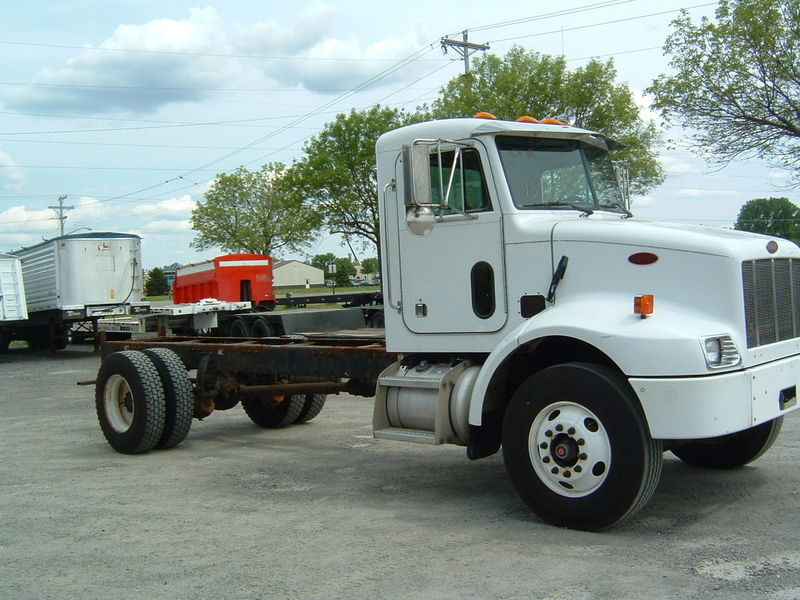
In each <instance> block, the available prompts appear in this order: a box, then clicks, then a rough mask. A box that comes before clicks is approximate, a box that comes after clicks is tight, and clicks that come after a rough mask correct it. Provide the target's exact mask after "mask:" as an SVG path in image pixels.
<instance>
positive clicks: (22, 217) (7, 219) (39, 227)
mask: <svg viewBox="0 0 800 600" xmlns="http://www.w3.org/2000/svg"><path fill="white" fill-rule="evenodd" d="M54 220H55V213H54V212H53V211H52V210H50V209H47V208H45V209H41V210H29V209H28V208H26V207H24V206H12V207H10V208H7V209H5V210H4V211H2V212H0V232H2V233H19V232H21V231H24V232H44V231H46V232H50V233H53V231H54V230H55V224H54Z"/></svg>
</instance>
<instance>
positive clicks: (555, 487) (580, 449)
mask: <svg viewBox="0 0 800 600" xmlns="http://www.w3.org/2000/svg"><path fill="white" fill-rule="evenodd" d="M528 452H529V454H530V460H531V464H532V465H533V469H534V471H536V474H537V475H538V476H539V479H541V480H542V482H543V483H544V484H545V485H546V486H547V487H548V488H550V489H551V490H552V491H554V492H555V493H557V494H561V495H562V496H567V497H571V498H580V497H581V496H586V495H588V494H591V493H592V492H594V491H595V490H597V489H598V488H600V486H602V485H603V482H604V481H605V480H606V477H607V476H608V472H609V469H610V467H611V442H610V441H609V438H608V432H607V431H606V429H605V427H604V426H603V423H602V422H601V421H600V419H599V418H598V417H597V415H595V414H594V413H593V412H592V411H590V410H589V409H587V408H586V407H585V406H582V405H580V404H574V403H572V402H556V403H555V404H551V405H550V406H547V407H546V408H545V409H544V410H542V411H541V412H540V413H539V414H538V415H537V416H536V418H535V419H534V421H533V424H532V425H531V429H530V435H529V436H528Z"/></svg>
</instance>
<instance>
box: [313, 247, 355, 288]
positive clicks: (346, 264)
mask: <svg viewBox="0 0 800 600" xmlns="http://www.w3.org/2000/svg"><path fill="white" fill-rule="evenodd" d="M332 264H335V265H336V273H331V272H330V271H329V270H328V269H329V267H330V265H332ZM311 266H312V267H317V268H318V269H322V270H323V271H324V272H325V280H326V281H327V280H328V279H332V280H334V281H335V282H336V285H339V286H344V285H349V284H350V278H351V277H353V276H354V275H355V274H356V267H355V265H354V264H353V263H352V261H351V260H350V259H349V258H346V257H337V256H336V255H335V254H333V253H331V252H328V253H326V254H316V255H314V256H313V257H312V258H311Z"/></svg>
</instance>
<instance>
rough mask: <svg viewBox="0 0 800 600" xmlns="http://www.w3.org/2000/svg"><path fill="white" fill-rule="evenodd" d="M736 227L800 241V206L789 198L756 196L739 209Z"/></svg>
mask: <svg viewBox="0 0 800 600" xmlns="http://www.w3.org/2000/svg"><path fill="white" fill-rule="evenodd" d="M734 228H735V229H739V230H741V231H752V232H753V233H763V234H765V235H774V236H776V237H782V238H786V239H789V240H792V241H793V242H795V243H797V242H799V241H800V207H798V206H797V205H796V204H794V203H793V202H791V201H790V200H789V199H788V198H756V199H755V200H750V201H749V202H747V203H746V204H745V205H744V206H742V209H741V210H740V211H739V216H738V217H737V218H736V224H735V225H734Z"/></svg>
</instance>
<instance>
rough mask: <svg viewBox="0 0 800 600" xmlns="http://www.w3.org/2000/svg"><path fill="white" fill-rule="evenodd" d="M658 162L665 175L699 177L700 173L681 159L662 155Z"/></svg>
mask: <svg viewBox="0 0 800 600" xmlns="http://www.w3.org/2000/svg"><path fill="white" fill-rule="evenodd" d="M658 160H659V162H660V163H661V166H662V167H664V170H665V171H666V172H667V173H671V174H675V175H700V174H701V173H702V172H701V170H700V169H698V168H697V167H695V166H694V165H693V164H692V163H691V162H690V161H689V160H686V159H683V158H679V157H676V156H668V155H664V154H662V155H661V156H659V157H658Z"/></svg>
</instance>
